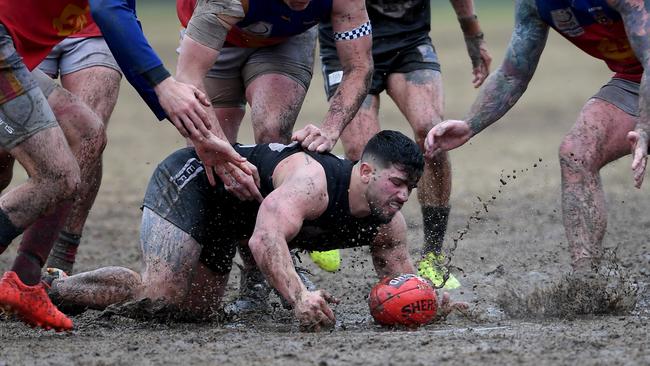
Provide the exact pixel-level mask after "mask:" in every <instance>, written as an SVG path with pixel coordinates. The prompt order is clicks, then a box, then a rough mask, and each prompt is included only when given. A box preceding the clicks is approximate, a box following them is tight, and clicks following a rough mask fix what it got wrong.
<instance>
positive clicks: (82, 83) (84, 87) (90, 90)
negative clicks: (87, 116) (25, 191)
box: [47, 66, 121, 273]
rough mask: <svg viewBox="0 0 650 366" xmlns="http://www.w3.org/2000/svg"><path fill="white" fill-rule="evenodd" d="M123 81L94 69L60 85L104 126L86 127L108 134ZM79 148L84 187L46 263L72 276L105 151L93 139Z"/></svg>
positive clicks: (81, 123) (110, 72)
mask: <svg viewBox="0 0 650 366" xmlns="http://www.w3.org/2000/svg"><path fill="white" fill-rule="evenodd" d="M120 79H121V75H120V73H119V72H117V71H116V70H114V69H112V68H109V67H104V66H93V67H89V68H85V69H82V70H79V71H76V72H73V73H70V74H67V75H62V76H61V84H62V85H63V87H64V88H65V89H66V90H68V91H70V92H71V93H72V94H74V95H76V96H78V98H79V99H80V100H81V101H82V102H83V103H85V104H86V105H87V106H88V107H89V108H90V110H92V111H93V112H94V113H95V114H96V115H97V116H98V117H99V119H100V120H101V122H102V124H103V126H101V127H98V126H92V124H95V123H96V122H95V121H93V122H86V123H85V124H88V123H90V124H91V126H89V127H90V128H101V129H102V130H105V129H106V127H107V126H108V121H109V119H110V116H111V114H112V113H113V109H114V108H115V104H116V102H117V96H118V93H119V88H120ZM56 112H57V111H56V110H55V113H56ZM85 124H84V121H75V123H74V125H73V128H75V129H77V128H82V129H83V128H87V127H85V126H84V125H85ZM101 135H102V136H103V137H102V138H103V139H104V142H103V144H105V139H106V137H105V132H104V131H102V132H101ZM80 145H81V150H82V151H84V150H85V151H87V152H86V153H83V155H80V154H78V155H79V158H80V159H82V160H80V161H79V164H80V166H81V168H82V179H83V181H84V184H82V185H81V188H80V191H79V194H78V197H79V198H78V199H77V200H75V202H74V204H73V206H72V208H71V211H70V213H69V214H68V216H67V219H66V220H65V223H64V224H62V225H63V227H62V231H61V234H60V235H59V234H58V233H57V234H56V235H55V236H54V238H55V239H57V237H58V240H57V241H56V243H55V245H54V249H53V251H52V254H51V255H50V257H49V259H48V262H47V266H48V267H55V268H59V269H61V270H63V271H65V272H67V273H70V272H72V269H73V265H74V261H75V256H76V252H77V247H78V246H79V241H80V239H81V235H82V231H83V227H84V224H85V222H86V219H87V218H88V214H89V212H90V209H91V207H92V205H93V203H94V202H95V197H96V196H97V192H98V191H99V186H100V184H101V179H102V157H101V153H102V151H103V148H101V149H99V147H102V146H103V145H102V144H101V143H100V141H97V138H93V137H92V136H91V138H90V139H87V140H85V142H81V143H80ZM93 146H94V147H95V148H94V149H93ZM62 219H63V218H62Z"/></svg>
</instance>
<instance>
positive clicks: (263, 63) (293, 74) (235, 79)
mask: <svg viewBox="0 0 650 366" xmlns="http://www.w3.org/2000/svg"><path fill="white" fill-rule="evenodd" d="M316 33H317V29H316V27H312V28H310V29H309V30H308V31H306V32H304V33H301V34H298V35H295V36H293V37H291V38H289V39H288V40H286V41H285V42H283V43H280V44H277V45H274V46H268V47H259V48H243V47H224V48H222V49H221V51H220V53H219V58H218V60H217V62H216V63H215V64H214V66H213V67H212V68H211V69H210V71H208V74H207V77H206V80H205V86H206V89H207V90H206V91H207V93H208V95H209V96H210V99H211V101H212V105H213V106H214V107H243V106H245V105H246V88H247V87H248V85H249V84H250V83H251V82H252V81H253V80H254V79H255V78H256V77H258V76H260V75H264V74H280V75H285V76H287V77H289V78H291V79H293V80H294V81H296V82H297V83H298V84H299V85H300V86H302V87H303V88H304V89H305V92H306V91H307V89H308V88H309V84H310V83H311V77H312V74H313V70H314V51H315V47H316V35H317V34H316Z"/></svg>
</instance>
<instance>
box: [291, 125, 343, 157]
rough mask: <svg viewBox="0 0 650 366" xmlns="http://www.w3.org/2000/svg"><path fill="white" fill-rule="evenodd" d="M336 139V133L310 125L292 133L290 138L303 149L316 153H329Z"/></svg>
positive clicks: (337, 136)
mask: <svg viewBox="0 0 650 366" xmlns="http://www.w3.org/2000/svg"><path fill="white" fill-rule="evenodd" d="M338 138H339V135H338V133H336V132H331V131H326V130H324V129H320V128H318V127H316V126H314V125H312V124H309V125H307V126H305V127H303V128H302V129H300V130H298V131H296V132H294V133H293V135H292V136H291V139H292V140H293V141H298V142H299V143H300V144H301V145H302V147H304V148H305V149H307V150H309V151H317V152H328V151H331V150H332V148H334V145H336V141H337V140H338Z"/></svg>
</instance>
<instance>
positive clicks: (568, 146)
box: [560, 98, 637, 168]
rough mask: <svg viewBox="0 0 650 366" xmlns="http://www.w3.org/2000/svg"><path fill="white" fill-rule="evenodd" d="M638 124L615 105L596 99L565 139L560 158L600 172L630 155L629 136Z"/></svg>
mask: <svg viewBox="0 0 650 366" xmlns="http://www.w3.org/2000/svg"><path fill="white" fill-rule="evenodd" d="M636 120H637V117H634V116H632V115H629V114H627V113H626V112H624V111H623V110H621V109H619V108H618V107H616V106H615V105H613V104H611V103H609V102H607V101H604V100H601V99H597V98H592V99H590V100H589V101H587V103H586V104H585V105H584V107H583V108H582V110H581V111H580V115H579V116H578V119H577V121H576V123H575V124H574V125H573V127H572V128H571V130H570V131H569V133H568V134H567V135H566V136H565V138H564V140H563V142H562V145H561V147H560V154H561V155H563V156H564V157H565V158H566V157H569V158H571V157H572V158H574V160H579V161H582V162H584V163H585V164H588V165H591V166H592V167H596V168H599V167H601V166H603V165H605V164H607V163H609V162H611V161H614V160H616V159H618V158H620V157H622V156H624V155H627V154H629V153H630V151H631V150H630V149H631V148H630V144H629V143H628V141H627V133H628V132H629V131H631V130H632V129H633V128H634V126H635V124H636Z"/></svg>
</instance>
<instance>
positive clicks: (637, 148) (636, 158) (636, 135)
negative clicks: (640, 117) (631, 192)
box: [627, 129, 650, 188]
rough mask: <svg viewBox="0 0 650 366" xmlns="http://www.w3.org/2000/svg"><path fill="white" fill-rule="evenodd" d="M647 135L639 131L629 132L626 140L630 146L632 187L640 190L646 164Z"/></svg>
mask: <svg viewBox="0 0 650 366" xmlns="http://www.w3.org/2000/svg"><path fill="white" fill-rule="evenodd" d="M649 137H650V136H648V133H647V132H646V131H644V130H641V129H636V130H634V131H630V132H628V134H627V140H628V141H629V142H630V145H631V146H632V173H633V175H634V186H635V187H636V188H641V184H643V178H644V177H645V169H646V166H647V164H648V138H649Z"/></svg>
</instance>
